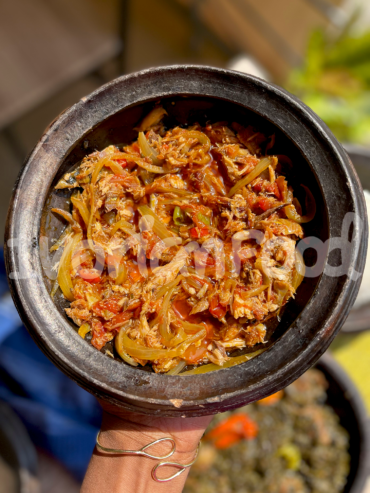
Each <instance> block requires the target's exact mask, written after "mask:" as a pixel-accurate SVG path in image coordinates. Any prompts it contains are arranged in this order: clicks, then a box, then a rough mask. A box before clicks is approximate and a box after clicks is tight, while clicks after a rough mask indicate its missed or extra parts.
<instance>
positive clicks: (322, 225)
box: [41, 96, 328, 370]
mask: <svg viewBox="0 0 370 493" xmlns="http://www.w3.org/2000/svg"><path fill="white" fill-rule="evenodd" d="M155 103H156V101H148V102H145V103H143V104H139V105H135V106H132V107H130V108H128V109H124V110H122V111H119V112H117V113H116V114H115V115H113V116H111V117H110V118H108V119H106V120H105V121H103V122H101V123H100V124H99V125H98V126H97V127H95V128H93V129H92V130H91V131H90V132H89V133H88V134H87V135H86V136H85V137H84V138H83V139H81V140H80V141H79V142H78V143H77V144H76V145H75V147H74V148H73V149H71V151H70V153H69V155H68V156H67V158H66V159H65V160H64V162H63V163H61V166H60V168H59V171H58V173H57V175H56V176H55V179H54V182H53V184H52V186H51V188H50V190H49V194H48V198H47V200H46V203H45V205H44V209H43V215H42V221H41V236H46V237H47V238H48V241H49V245H51V244H53V242H55V240H56V239H57V238H58V237H59V236H60V234H61V232H62V230H63V229H64V227H65V224H64V223H63V221H62V220H61V219H60V217H56V216H54V214H53V213H51V212H50V209H51V208H53V207H59V208H62V209H66V210H69V208H70V201H69V198H70V196H71V191H70V190H54V187H55V185H56V183H57V182H58V180H59V179H60V178H61V177H62V176H63V174H64V173H66V172H68V171H70V170H71V169H73V168H74V167H75V166H76V165H77V163H79V162H80V161H81V159H83V158H84V157H85V156H86V155H88V154H90V153H91V152H93V151H95V150H102V149H104V148H105V147H107V146H108V145H111V144H116V145H118V144H127V143H129V142H130V141H132V140H134V139H136V138H137V131H135V130H134V128H135V127H136V126H137V125H138V123H139V122H140V120H141V119H142V118H143V116H145V115H146V114H148V113H149V111H150V110H151V109H152V107H153V105H154V104H155ZM161 103H162V105H163V106H164V108H165V109H166V111H167V113H168V117H166V120H165V123H166V126H167V127H168V128H171V127H173V126H176V125H185V126H186V125H189V124H193V123H195V122H199V123H200V124H205V123H206V122H208V121H210V122H212V123H215V122H220V121H225V122H228V123H230V124H231V123H232V122H235V121H236V122H238V123H240V124H242V125H244V126H248V125H252V126H253V127H255V129H256V130H258V131H260V132H262V133H264V134H265V135H266V136H271V135H272V134H275V137H276V140H275V145H274V147H273V149H272V151H271V153H273V154H282V155H286V156H288V157H289V158H290V159H291V160H292V162H293V166H292V167H289V166H286V168H285V172H286V174H287V179H288V183H289V184H290V185H292V187H293V189H294V193H295V196H297V197H298V199H299V200H300V202H301V203H302V204H304V195H305V193H304V190H303V188H302V187H301V184H304V185H306V186H308V187H309V188H310V190H311V191H312V193H313V195H314V197H315V200H316V204H317V213H316V216H315V218H314V220H313V221H311V222H310V223H307V224H306V225H304V229H305V234H306V236H316V237H318V238H320V239H321V240H322V241H324V242H325V240H326V239H327V238H328V221H327V208H326V204H325V203H324V201H323V198H322V194H321V192H320V184H319V182H318V180H317V177H316V175H315V173H314V172H313V170H312V169H311V167H310V165H309V163H308V162H307V161H306V159H305V158H304V156H303V155H302V154H301V152H300V150H299V149H298V148H297V147H296V145H295V143H294V142H293V141H292V140H290V139H289V138H288V137H287V136H286V135H285V134H284V133H283V132H282V131H281V130H280V129H279V128H277V127H276V126H275V125H274V124H272V123H271V122H269V121H267V120H266V119H263V118H261V117H260V116H259V115H258V114H256V113H254V112H252V111H249V110H247V109H245V108H243V107H241V106H239V105H236V104H234V103H230V102H227V101H224V100H221V99H215V98H206V97H181V96H177V97H171V98H165V99H162V100H161ZM315 255H316V254H315V253H314V250H310V249H309V250H306V252H305V262H306V265H309V266H310V265H314V264H315V262H316V257H315ZM318 279H319V278H318V277H317V278H305V279H304V281H303V283H302V284H301V286H300V287H299V289H298V292H297V294H296V297H295V299H294V300H293V299H292V300H290V301H289V303H288V304H287V306H286V307H285V309H284V311H283V313H282V314H281V320H280V322H279V323H278V324H277V323H276V322H275V323H273V324H272V325H271V327H270V328H269V331H268V338H269V345H271V344H273V343H274V342H275V341H276V340H277V339H278V338H279V337H280V336H281V335H282V334H283V333H285V332H286V331H287V329H288V328H289V326H290V325H291V324H292V323H293V321H294V320H295V319H296V318H297V317H298V316H299V314H300V312H301V311H302V310H303V308H304V307H305V305H306V304H307V302H308V300H309V299H310V297H311V296H312V294H313V292H314V291H315V289H316V285H317V283H318ZM44 280H45V283H46V286H47V288H48V290H49V292H50V290H51V282H50V280H49V279H48V278H47V277H46V276H44ZM54 301H55V304H56V307H57V309H58V311H59V313H60V315H61V316H62V317H64V318H65V319H66V320H68V323H69V324H70V326H71V328H73V329H74V330H77V327H76V326H75V325H74V324H73V322H72V321H71V320H70V319H68V317H67V316H66V315H65V312H64V308H65V307H67V306H68V302H66V300H65V299H64V298H63V296H62V295H61V293H60V290H59V291H58V293H57V294H56V295H55V298H54ZM276 326H277V327H276ZM88 340H89V336H87V341H88ZM107 348H108V349H110V351H111V352H113V353H114V350H113V346H112V345H111V343H108V345H107V346H106V347H105V349H107ZM103 351H104V349H103ZM242 352H243V351H240V353H242ZM244 352H246V351H245V350H244ZM236 354H239V353H235V355H236ZM117 359H118V360H119V361H120V362H121V363H122V364H126V363H123V362H122V361H121V360H120V359H119V358H118V357H117ZM144 369H145V370H148V368H146V367H145V368H144Z"/></svg>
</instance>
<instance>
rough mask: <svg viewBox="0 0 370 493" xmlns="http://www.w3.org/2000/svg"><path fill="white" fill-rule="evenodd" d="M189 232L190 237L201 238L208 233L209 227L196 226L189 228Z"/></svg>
mask: <svg viewBox="0 0 370 493" xmlns="http://www.w3.org/2000/svg"><path fill="white" fill-rule="evenodd" d="M189 233H190V236H191V237H192V238H202V237H203V236H207V235H208V234H209V229H208V228H198V227H196V228H191V229H190V231H189Z"/></svg>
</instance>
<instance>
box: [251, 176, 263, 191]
mask: <svg viewBox="0 0 370 493" xmlns="http://www.w3.org/2000/svg"><path fill="white" fill-rule="evenodd" d="M262 185H263V181H262V180H261V179H259V180H258V181H257V183H256V184H255V185H253V187H252V188H253V192H256V193H258V192H260V191H261V190H262Z"/></svg>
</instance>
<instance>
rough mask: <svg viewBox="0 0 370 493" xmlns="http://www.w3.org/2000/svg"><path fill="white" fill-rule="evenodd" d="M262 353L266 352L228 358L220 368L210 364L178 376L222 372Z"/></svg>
mask: <svg viewBox="0 0 370 493" xmlns="http://www.w3.org/2000/svg"><path fill="white" fill-rule="evenodd" d="M264 351H266V350H265V349H259V350H257V351H254V353H249V354H243V355H242V356H236V357H235V358H230V359H229V360H227V361H226V362H225V363H224V364H223V365H222V366H219V365H215V364H214V363H211V364H209V365H203V366H198V368H194V369H193V370H189V371H184V372H183V373H181V374H180V375H181V376H188V375H200V374H202V373H208V372H210V371H215V370H222V369H223V368H230V367H232V366H236V365H240V364H241V363H245V362H246V361H249V360H250V359H253V358H255V357H256V356H258V355H259V354H261V353H263V352H264Z"/></svg>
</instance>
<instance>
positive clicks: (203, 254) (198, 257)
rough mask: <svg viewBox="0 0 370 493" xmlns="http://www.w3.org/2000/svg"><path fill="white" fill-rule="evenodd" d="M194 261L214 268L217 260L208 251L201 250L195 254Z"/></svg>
mask: <svg viewBox="0 0 370 493" xmlns="http://www.w3.org/2000/svg"><path fill="white" fill-rule="evenodd" d="M194 259H195V263H196V264H202V265H210V266H212V267H213V266H214V265H215V264H216V261H215V259H214V258H213V257H212V255H210V254H209V252H207V250H204V249H200V250H198V251H197V252H196V253H195V254H194Z"/></svg>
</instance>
